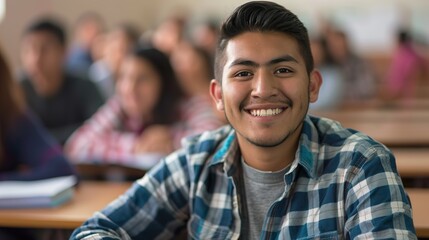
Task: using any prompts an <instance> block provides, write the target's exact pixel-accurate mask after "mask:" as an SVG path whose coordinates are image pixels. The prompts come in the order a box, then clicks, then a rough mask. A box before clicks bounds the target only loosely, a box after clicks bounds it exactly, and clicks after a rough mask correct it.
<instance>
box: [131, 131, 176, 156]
mask: <svg viewBox="0 0 429 240" xmlns="http://www.w3.org/2000/svg"><path fill="white" fill-rule="evenodd" d="M172 151H173V141H172V137H171V132H170V129H169V128H168V127H166V126H162V125H155V126H150V127H148V128H147V129H145V130H144V131H143V133H142V134H141V135H140V137H139V140H138V141H137V142H136V144H135V145H134V152H135V153H145V152H146V153H147V152H157V153H164V154H168V153H170V152H172Z"/></svg>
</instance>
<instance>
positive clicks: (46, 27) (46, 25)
mask: <svg viewBox="0 0 429 240" xmlns="http://www.w3.org/2000/svg"><path fill="white" fill-rule="evenodd" d="M39 32H45V33H49V34H51V35H52V36H53V37H55V38H56V39H57V40H58V43H60V44H61V46H63V47H65V46H66V44H67V37H66V33H65V31H64V27H63V26H62V25H61V23H60V22H59V21H58V20H54V19H53V18H40V19H37V20H36V21H34V22H32V23H31V24H30V25H29V26H28V27H27V28H26V29H25V31H24V36H26V35H28V34H31V33H39Z"/></svg>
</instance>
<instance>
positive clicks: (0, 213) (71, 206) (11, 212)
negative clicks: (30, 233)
mask: <svg viewBox="0 0 429 240" xmlns="http://www.w3.org/2000/svg"><path fill="white" fill-rule="evenodd" d="M130 186H131V183H129V182H127V183H113V182H86V181H83V182H81V183H80V185H79V187H78V189H76V194H75V196H74V198H73V199H72V200H71V201H70V202H67V203H66V204H64V205H61V206H59V207H57V208H45V209H0V226H2V227H29V228H59V229H74V228H76V227H78V226H80V225H81V224H82V223H83V222H84V221H85V220H87V219H88V218H89V217H91V216H92V214H93V213H94V212H95V211H98V210H101V209H103V208H104V207H105V206H106V205H107V204H108V203H110V202H111V201H112V200H114V199H116V198H117V197H118V196H119V195H121V194H122V193H124V192H125V191H126V190H127V189H128V188H129V187H130Z"/></svg>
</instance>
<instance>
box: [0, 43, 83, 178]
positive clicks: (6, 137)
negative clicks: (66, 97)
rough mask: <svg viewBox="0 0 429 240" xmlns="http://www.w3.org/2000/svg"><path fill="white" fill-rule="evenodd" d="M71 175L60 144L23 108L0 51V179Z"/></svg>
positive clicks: (16, 85) (23, 105)
mask: <svg viewBox="0 0 429 240" xmlns="http://www.w3.org/2000/svg"><path fill="white" fill-rule="evenodd" d="M73 174H75V172H74V170H73V168H72V167H71V165H70V164H69V163H68V161H67V159H66V158H65V157H64V155H63V154H62V152H61V147H60V145H58V143H56V141H55V140H54V139H53V138H52V137H51V136H50V135H49V134H48V133H47V132H46V130H45V129H44V128H43V127H42V125H41V124H40V122H39V121H38V120H37V119H36V117H35V116H34V115H33V114H31V113H30V111H29V110H28V109H27V107H26V104H25V101H24V98H23V95H22V91H21V89H20V87H19V85H18V84H17V83H16V81H14V79H13V78H12V74H11V72H10V68H9V66H8V65H7V63H6V59H5V56H4V55H3V53H2V51H1V50H0V181H3V180H38V179H44V178H51V177H58V176H67V175H73Z"/></svg>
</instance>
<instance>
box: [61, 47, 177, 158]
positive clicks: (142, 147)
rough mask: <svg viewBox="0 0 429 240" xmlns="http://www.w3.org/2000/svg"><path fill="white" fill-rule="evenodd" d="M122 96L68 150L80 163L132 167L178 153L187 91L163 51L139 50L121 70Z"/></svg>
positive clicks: (78, 133)
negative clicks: (151, 157)
mask: <svg viewBox="0 0 429 240" xmlns="http://www.w3.org/2000/svg"><path fill="white" fill-rule="evenodd" d="M117 81H118V82H117V87H116V95H115V96H113V97H112V98H110V99H109V101H108V102H107V103H106V104H105V105H104V106H103V107H101V108H100V110H99V111H98V112H97V113H96V114H95V115H94V116H93V117H92V118H91V119H90V120H88V121H87V122H86V123H85V124H84V125H83V126H82V127H81V128H79V129H78V130H77V131H76V132H75V133H74V134H73V135H72V137H71V138H70V139H69V141H68V142H67V144H66V146H65V151H66V152H67V154H68V155H69V156H70V158H71V159H72V160H73V161H74V162H105V163H132V162H138V161H141V160H142V159H145V157H147V156H148V155H151V154H153V153H155V155H156V154H159V155H165V154H167V153H169V152H171V151H173V146H174V145H175V144H174V143H173V140H172V139H174V137H173V136H174V133H173V131H172V128H171V126H172V125H173V124H174V123H175V122H177V121H178V120H179V103H180V100H181V99H182V92H181V91H180V87H179V86H178V82H177V80H176V77H175V75H174V72H173V69H172V67H171V65H170V62H169V59H168V57H167V56H165V55H164V54H163V53H162V52H160V51H158V50H156V49H153V48H147V49H143V48H139V49H136V50H134V51H133V52H131V53H129V54H128V55H127V56H126V57H125V59H124V62H123V64H122V66H121V68H120V71H119V76H118V80H117Z"/></svg>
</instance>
